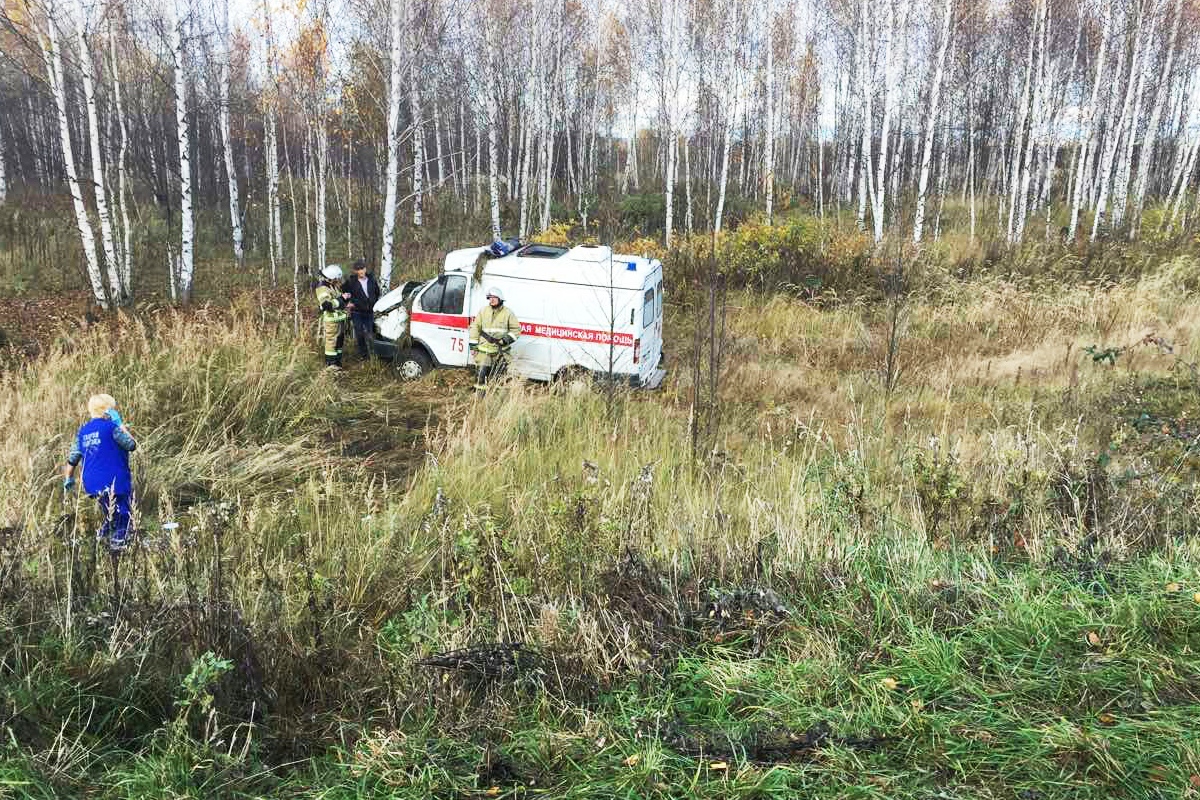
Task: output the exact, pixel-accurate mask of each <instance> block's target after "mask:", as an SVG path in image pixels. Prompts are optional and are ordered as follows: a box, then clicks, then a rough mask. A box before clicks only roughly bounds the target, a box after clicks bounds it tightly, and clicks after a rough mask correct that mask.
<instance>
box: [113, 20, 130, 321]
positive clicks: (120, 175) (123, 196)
mask: <svg viewBox="0 0 1200 800" xmlns="http://www.w3.org/2000/svg"><path fill="white" fill-rule="evenodd" d="M108 34H109V38H108V43H109V55H110V62H109V63H110V68H111V71H112V84H113V106H114V112H115V113H116V115H117V125H118V128H119V130H120V134H121V144H120V149H119V150H118V152H117V195H116V198H117V207H118V208H119V210H120V212H121V252H120V254H119V256H118V263H119V266H120V273H121V286H122V288H123V289H124V296H125V298H126V299H130V298H132V297H133V244H132V236H133V228H132V226H131V225H130V224H129V198H130V195H129V193H128V184H129V177H128V173H129V170H128V167H127V165H128V152H129V129H128V127H127V126H126V124H125V106H124V103H123V102H122V100H121V72H120V69H119V68H118V62H117V37H116V34H115V33H114V32H113V29H112V27H111V25H110V26H109V30H108Z"/></svg>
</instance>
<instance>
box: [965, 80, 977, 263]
mask: <svg viewBox="0 0 1200 800" xmlns="http://www.w3.org/2000/svg"><path fill="white" fill-rule="evenodd" d="M974 101H975V93H974V87H971V88H970V89H968V91H967V193H968V195H969V196H970V200H969V209H970V210H969V213H970V216H971V242H972V243H974V241H975V223H976V214H975V106H974Z"/></svg>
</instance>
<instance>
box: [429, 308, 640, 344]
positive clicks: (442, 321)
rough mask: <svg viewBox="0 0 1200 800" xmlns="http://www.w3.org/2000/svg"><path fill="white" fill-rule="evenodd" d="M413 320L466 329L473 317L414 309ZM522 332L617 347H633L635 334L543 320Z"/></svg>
mask: <svg viewBox="0 0 1200 800" xmlns="http://www.w3.org/2000/svg"><path fill="white" fill-rule="evenodd" d="M412 321H413V322H424V323H427V324H429V325H439V326H441V327H443V328H458V329H460V330H466V329H467V328H469V327H470V325H471V318H470V317H467V316H462V315H459V314H432V313H430V312H428V311H414V312H413V315H412ZM521 333H522V334H524V335H526V336H543V337H545V338H547V339H566V340H567V341H571V342H581V343H583V344H612V345H614V346H616V347H633V334H632V333H623V332H621V331H616V332H615V333H614V332H612V331H604V330H599V331H598V330H592V329H590V328H568V327H564V326H562V325H546V324H544V323H541V322H522V323H521Z"/></svg>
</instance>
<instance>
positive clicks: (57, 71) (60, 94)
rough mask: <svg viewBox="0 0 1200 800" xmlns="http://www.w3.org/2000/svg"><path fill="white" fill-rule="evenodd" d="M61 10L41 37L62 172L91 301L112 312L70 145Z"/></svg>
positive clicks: (50, 14)
mask: <svg viewBox="0 0 1200 800" xmlns="http://www.w3.org/2000/svg"><path fill="white" fill-rule="evenodd" d="M59 13H60V12H59V9H58V7H57V6H56V5H50V6H49V7H48V8H47V10H46V31H45V36H44V37H39V42H40V44H41V46H42V58H43V61H44V62H45V65H46V77H47V82H48V83H49V85H50V92H51V94H52V95H53V96H54V106H55V109H56V110H57V112H58V132H59V141H60V143H61V144H62V158H63V168H64V169H65V171H66V173H67V187H68V188H69V189H70V192H71V203H72V205H73V206H74V208H75V225H76V227H77V228H78V229H79V240H80V244H81V245H82V246H83V258H84V263H85V265H86V266H87V276H88V281H89V282H90V283H91V286H92V297H93V299H95V301H96V302H97V303H98V304H99V305H100V307H101V308H103V309H106V310H107V309H108V308H109V298H108V295H107V294H106V293H105V290H104V276H103V274H102V273H101V270H100V260H99V258H98V257H97V255H96V237H95V234H94V233H93V232H92V223H91V221H90V220H89V219H88V214H87V206H86V205H84V201H83V189H82V187H81V186H80V184H79V173H78V171H77V170H76V168H75V151H74V148H73V146H72V144H71V121H70V119H69V118H68V116H67V92H66V82H65V80H64V76H63V62H62V51H61V50H60V49H59V27H58V26H59V20H58V14H59Z"/></svg>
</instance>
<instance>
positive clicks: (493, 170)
mask: <svg viewBox="0 0 1200 800" xmlns="http://www.w3.org/2000/svg"><path fill="white" fill-rule="evenodd" d="M484 105H485V107H486V108H487V129H488V131H487V133H488V209H489V211H490V213H491V219H492V240H493V241H495V240H497V239H499V238H501V236H502V232H501V230H500V164H499V160H500V131H499V130H498V125H497V123H496V110H495V108H494V107H493V104H492V102H491V98H489V99H488V102H486V103H484Z"/></svg>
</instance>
